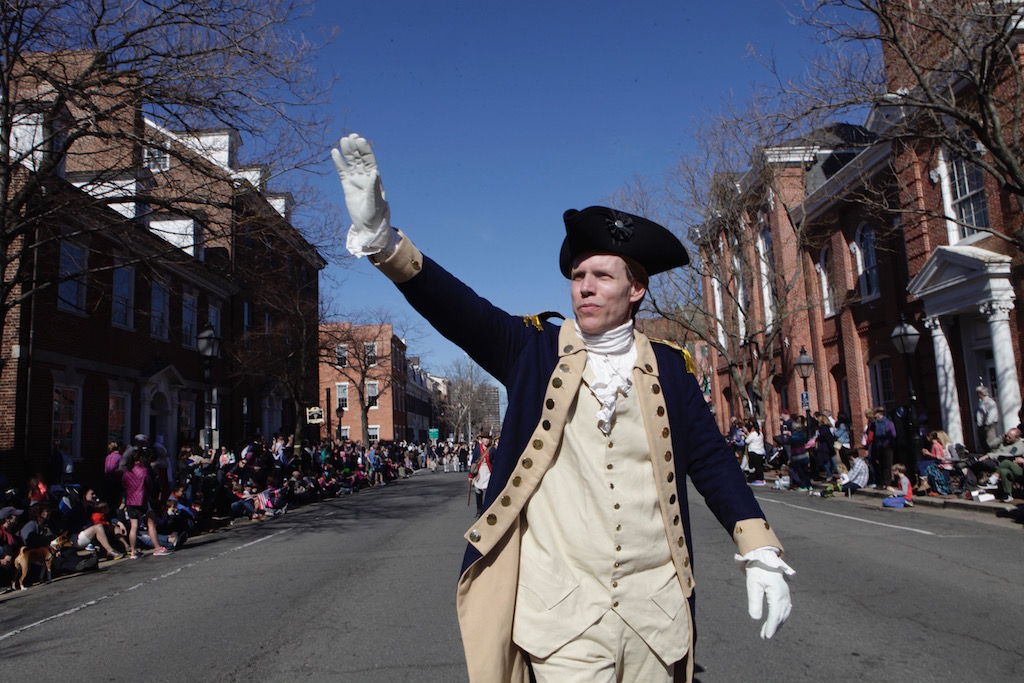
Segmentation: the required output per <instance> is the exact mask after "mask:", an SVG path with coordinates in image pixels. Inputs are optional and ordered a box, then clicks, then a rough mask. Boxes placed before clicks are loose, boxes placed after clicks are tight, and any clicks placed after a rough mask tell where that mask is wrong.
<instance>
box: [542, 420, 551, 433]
mask: <svg viewBox="0 0 1024 683" xmlns="http://www.w3.org/2000/svg"><path fill="white" fill-rule="evenodd" d="M540 426H541V428H542V429H543V430H544V431H545V432H546V431H549V430H550V429H551V421H550V420H544V421H543V422H541V423H540Z"/></svg>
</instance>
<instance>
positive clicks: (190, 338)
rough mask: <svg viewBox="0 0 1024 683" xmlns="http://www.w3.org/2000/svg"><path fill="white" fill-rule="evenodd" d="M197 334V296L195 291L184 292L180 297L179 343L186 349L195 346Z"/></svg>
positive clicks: (196, 344)
mask: <svg viewBox="0 0 1024 683" xmlns="http://www.w3.org/2000/svg"><path fill="white" fill-rule="evenodd" d="M190 314H191V315H190ZM198 334H199V296H198V295H197V294H196V293H195V292H186V293H185V294H184V296H182V297H181V345H182V346H184V347H185V348H186V349H195V348H197V346H198V341H197V339H198Z"/></svg>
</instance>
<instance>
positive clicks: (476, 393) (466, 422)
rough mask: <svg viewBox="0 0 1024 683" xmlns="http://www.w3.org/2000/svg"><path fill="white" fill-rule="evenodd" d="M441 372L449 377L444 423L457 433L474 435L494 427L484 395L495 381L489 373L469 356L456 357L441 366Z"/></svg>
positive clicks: (467, 436) (471, 437)
mask: <svg viewBox="0 0 1024 683" xmlns="http://www.w3.org/2000/svg"><path fill="white" fill-rule="evenodd" d="M440 374H441V375H442V376H443V377H444V378H445V379H447V380H448V405H447V406H446V410H445V422H446V424H447V425H448V427H449V428H450V429H451V430H452V432H454V433H455V434H456V435H458V436H459V438H461V437H462V436H463V435H465V436H466V438H467V440H469V441H471V440H472V439H473V436H474V435H475V434H477V433H478V432H479V431H480V430H483V429H485V428H486V429H488V430H490V429H493V428H494V427H495V425H493V424H490V421H489V420H488V419H487V418H486V415H487V412H488V411H487V406H486V405H485V404H486V400H487V399H486V397H487V393H488V390H491V391H493V389H494V384H493V383H492V382H491V381H490V380H489V379H488V375H487V374H486V373H485V372H484V371H483V370H481V369H480V367H479V366H477V365H476V364H475V363H473V361H472V360H470V359H469V358H458V359H455V360H453V361H451V362H450V363H448V364H447V365H445V366H444V368H442V370H441V372H440Z"/></svg>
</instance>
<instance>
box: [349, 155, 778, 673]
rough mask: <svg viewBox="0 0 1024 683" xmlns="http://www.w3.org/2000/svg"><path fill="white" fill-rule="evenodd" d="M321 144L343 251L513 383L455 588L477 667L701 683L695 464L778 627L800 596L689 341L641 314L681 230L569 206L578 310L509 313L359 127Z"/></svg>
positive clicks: (758, 607)
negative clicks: (398, 227) (448, 253)
mask: <svg viewBox="0 0 1024 683" xmlns="http://www.w3.org/2000/svg"><path fill="white" fill-rule="evenodd" d="M331 154H332V157H333V158H334V162H335V165H336V167H337V169H338V174H339V176H340V178H341V182H342V187H343V189H344V192H345V202H346V205H347V207H348V213H349V216H350V218H351V219H352V226H351V228H350V229H349V232H348V238H347V246H348V249H349V251H350V252H351V253H352V254H353V255H355V256H357V257H359V256H368V257H369V258H370V261H371V263H372V264H373V265H375V266H376V267H377V268H378V269H379V270H380V271H381V272H382V273H384V274H385V275H386V276H387V277H388V278H389V279H391V280H392V282H394V283H395V284H396V285H397V287H398V289H399V291H400V292H401V293H402V294H403V295H404V296H405V297H406V299H407V300H408V301H409V302H410V304H412V306H413V307H414V308H415V309H416V310H417V311H418V312H419V313H420V314H421V315H423V316H424V317H425V318H426V320H427V321H428V322H429V323H430V324H431V325H432V326H433V327H434V328H435V329H437V330H438V331H440V332H441V333H442V334H444V335H445V336H446V337H447V338H448V339H450V340H452V341H453V342H454V343H456V344H457V345H458V346H460V347H461V348H462V349H463V350H464V351H466V352H467V353H468V354H469V356H470V357H471V358H472V359H473V360H474V361H475V362H477V363H478V364H479V365H480V366H481V367H483V368H484V369H485V370H486V371H487V372H488V373H490V374H491V375H492V376H493V377H494V378H495V379H497V380H498V381H499V382H501V383H503V384H504V385H505V387H506V389H507V391H508V408H507V411H506V415H505V420H504V422H503V425H502V437H503V438H502V439H501V441H500V443H499V445H498V447H497V449H496V450H495V451H494V453H493V455H492V457H491V460H490V465H491V475H490V482H489V485H488V487H487V491H486V495H485V497H484V507H485V509H484V511H483V514H482V515H481V517H480V518H479V520H477V522H475V523H474V524H473V526H472V527H471V528H470V529H469V530H468V531H467V532H466V534H465V538H466V540H467V541H468V542H469V546H468V547H467V550H466V556H465V559H464V561H463V567H462V574H461V578H460V580H459V586H458V593H457V608H458V613H459V623H460V627H461V629H462V637H463V645H464V649H465V654H466V664H467V668H468V671H469V679H470V681H471V682H472V683H481V682H491V681H494V682H505V681H516V683H520V682H522V683H525V681H527V680H529V679H530V677H531V673H532V676H533V677H534V678H535V680H536V681H538V683H547V682H550V681H564V680H595V679H597V678H602V679H605V680H614V679H616V678H617V679H619V680H637V681H647V682H653V683H668V682H669V681H673V680H677V679H685V680H692V679H693V669H694V667H693V662H694V659H693V643H694V628H693V601H694V599H695V596H694V593H693V589H694V580H693V571H692V566H691V561H690V557H691V549H692V548H691V538H690V523H689V515H688V504H687V495H688V488H687V485H686V477H687V475H688V476H689V478H690V481H692V482H693V484H694V486H695V487H696V489H697V490H698V491H699V492H700V493H701V494H702V495H703V497H704V500H705V502H706V503H707V504H708V506H709V507H710V508H711V510H712V511H713V512H714V513H715V515H716V516H717V518H718V520H719V521H720V523H721V524H722V525H723V527H724V528H725V529H726V531H727V532H729V533H730V534H732V538H733V540H734V542H735V543H736V546H737V555H736V559H737V561H738V562H740V563H741V564H742V566H743V567H744V570H745V572H746V577H747V590H748V608H749V613H750V616H751V617H752V618H754V619H760V618H761V616H762V613H763V606H764V603H765V599H766V598H767V604H768V614H767V618H766V620H765V622H764V624H763V625H762V627H761V637H763V638H770V637H772V636H773V635H774V634H775V632H776V631H777V629H778V628H779V626H780V625H781V624H782V623H783V622H784V621H785V619H786V618H787V617H788V615H789V612H790V610H791V601H790V597H789V587H788V585H787V583H786V580H785V578H784V577H785V575H788V574H791V573H792V569H790V568H789V566H788V565H787V564H786V563H785V562H783V561H782V559H781V557H780V556H781V553H782V545H781V543H779V541H778V539H777V538H776V536H775V533H774V532H773V531H772V529H771V526H770V525H769V524H768V522H767V521H766V520H765V517H764V514H763V512H762V511H761V509H760V507H759V506H758V504H757V501H756V500H755V499H754V496H753V494H752V492H751V490H750V488H749V487H748V486H747V485H746V481H745V480H744V477H743V475H742V473H741V472H740V470H739V468H738V467H736V463H735V458H734V457H733V454H732V451H731V449H730V448H729V446H728V444H727V442H726V441H725V439H723V438H722V435H721V434H720V433H719V431H718V428H717V425H716V424H715V421H714V418H713V416H712V415H711V413H710V411H708V409H707V405H706V403H705V401H704V397H703V394H702V393H701V391H700V388H699V386H698V385H697V382H696V380H695V378H694V376H693V374H692V366H689V365H688V364H687V362H686V354H685V353H684V352H680V351H679V350H677V349H674V348H672V347H670V346H668V345H665V344H657V343H653V342H652V341H651V340H650V339H649V338H648V337H646V336H645V335H644V334H642V333H641V332H639V331H638V330H636V329H635V328H634V325H633V322H634V320H633V317H634V316H635V314H636V312H637V310H638V309H639V306H640V303H641V301H642V299H643V298H644V296H645V294H646V292H647V283H648V278H649V276H650V275H653V274H657V273H660V272H664V271H666V270H669V269H672V268H675V267H679V266H683V265H686V264H687V263H688V260H689V257H688V255H687V253H686V250H685V248H684V247H683V245H682V244H681V243H680V242H679V240H678V239H677V238H676V237H675V236H674V235H672V233H670V232H669V231H668V230H666V229H665V228H663V227H662V226H660V225H657V224H656V223H653V222H652V221H649V220H647V219H645V218H643V217H640V216H635V215H632V214H628V213H625V212H622V211H616V210H613V209H609V208H607V207H589V208H586V209H583V210H582V211H576V210H569V211H567V212H565V214H564V216H563V221H564V223H565V230H566V236H565V240H564V241H563V244H562V249H561V253H560V254H559V259H558V260H559V268H560V270H561V272H562V274H563V275H564V276H565V277H566V278H567V279H568V280H569V283H570V284H569V290H570V298H571V302H572V310H573V313H574V315H575V319H574V320H567V321H565V322H563V323H562V324H561V325H556V324H554V323H552V322H550V321H549V320H547V319H546V318H541V317H540V316H526V317H521V316H513V315H509V314H508V313H505V312H504V311H502V310H501V309H499V308H497V307H496V306H494V305H493V304H491V303H490V302H488V301H487V300H486V299H484V298H482V297H480V296H479V295H477V294H476V293H475V292H474V291H473V290H472V289H470V288H469V287H467V286H466V285H464V284H463V283H462V282H460V281H459V280H457V279H456V278H455V277H453V276H452V275H451V274H450V273H448V272H447V271H445V270H444V269H443V268H441V267H440V266H439V265H438V264H436V263H435V262H434V261H433V260H431V259H430V258H428V257H426V256H424V255H423V254H422V253H421V252H420V251H419V249H417V248H416V246H415V245H414V244H413V243H412V242H411V241H410V240H409V239H408V238H407V237H406V236H405V235H404V233H401V232H399V231H395V230H393V229H392V228H391V224H390V209H389V207H388V204H387V202H385V201H384V191H383V186H382V184H381V181H380V174H379V171H378V169H377V162H376V158H375V157H374V155H373V152H372V150H371V149H370V145H369V143H368V142H367V141H366V140H365V139H364V138H362V137H360V136H358V135H351V136H349V137H346V138H342V140H341V143H340V149H333V150H332V151H331ZM691 362H692V361H691Z"/></svg>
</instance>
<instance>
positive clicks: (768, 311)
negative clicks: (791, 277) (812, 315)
mask: <svg viewBox="0 0 1024 683" xmlns="http://www.w3.org/2000/svg"><path fill="white" fill-rule="evenodd" d="M766 235H767V239H766V238H765V236H766ZM771 240H772V233H771V229H770V228H769V227H768V226H765V227H764V228H763V229H762V230H761V232H760V233H758V236H757V253H758V256H759V257H760V261H761V263H760V268H759V271H760V273H761V298H762V300H763V302H764V326H765V328H766V329H769V330H770V329H771V328H772V325H773V324H774V323H775V288H774V287H772V284H773V280H774V275H773V274H774V272H775V264H774V263H771V259H772V242H771Z"/></svg>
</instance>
